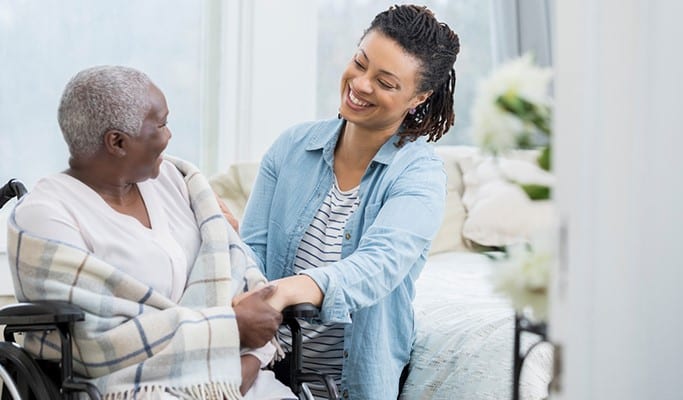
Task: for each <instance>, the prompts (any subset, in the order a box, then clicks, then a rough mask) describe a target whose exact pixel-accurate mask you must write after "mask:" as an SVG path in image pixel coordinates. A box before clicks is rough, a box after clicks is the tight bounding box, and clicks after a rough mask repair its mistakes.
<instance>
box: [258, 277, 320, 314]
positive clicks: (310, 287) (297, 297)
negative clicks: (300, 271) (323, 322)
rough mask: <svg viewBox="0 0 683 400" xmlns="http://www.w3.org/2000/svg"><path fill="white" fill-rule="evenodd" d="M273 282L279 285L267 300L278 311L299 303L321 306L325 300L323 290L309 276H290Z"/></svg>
mask: <svg viewBox="0 0 683 400" xmlns="http://www.w3.org/2000/svg"><path fill="white" fill-rule="evenodd" d="M271 283H272V284H275V285H277V290H276V291H275V293H274V294H273V295H272V296H271V297H270V298H269V299H268V300H267V301H268V303H269V304H270V306H271V307H273V308H274V309H276V310H278V311H282V310H283V309H284V308H285V307H287V306H291V305H293V304H299V303H312V304H313V305H315V306H318V307H320V305H321V304H322V302H323V297H324V294H323V292H322V290H320V287H318V285H317V284H316V283H315V281H314V280H313V279H311V277H309V276H306V275H294V276H288V277H286V278H282V279H278V280H275V281H272V282H271Z"/></svg>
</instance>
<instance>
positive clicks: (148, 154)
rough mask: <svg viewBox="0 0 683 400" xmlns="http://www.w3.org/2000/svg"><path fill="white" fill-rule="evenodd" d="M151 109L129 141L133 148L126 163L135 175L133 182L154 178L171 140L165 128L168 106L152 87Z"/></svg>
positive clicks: (150, 90) (149, 92) (162, 95)
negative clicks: (138, 130)
mask: <svg viewBox="0 0 683 400" xmlns="http://www.w3.org/2000/svg"><path fill="white" fill-rule="evenodd" d="M148 95H149V100H150V103H151V105H152V107H151V108H150V110H149V113H147V116H146V117H145V120H144V121H143V122H142V127H141V128H140V132H139V133H138V135H137V136H132V137H131V138H130V139H131V140H132V142H133V146H131V147H130V150H129V153H128V157H129V158H128V161H129V163H130V165H131V170H132V171H133V173H134V175H135V181H138V182H139V181H143V180H146V179H149V178H156V177H157V176H158V175H159V167H160V166H161V162H162V161H163V157H162V154H163V152H164V150H165V149H166V146H167V145H168V141H169V140H170V139H171V131H170V130H169V129H168V126H167V122H168V121H167V118H168V106H167V105H166V98H165V97H164V94H163V93H162V92H161V90H159V88H157V87H156V86H154V85H152V86H150V88H149V91H148Z"/></svg>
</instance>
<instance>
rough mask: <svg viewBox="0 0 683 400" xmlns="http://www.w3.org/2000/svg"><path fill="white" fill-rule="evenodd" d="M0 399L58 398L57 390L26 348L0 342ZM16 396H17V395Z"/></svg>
mask: <svg viewBox="0 0 683 400" xmlns="http://www.w3.org/2000/svg"><path fill="white" fill-rule="evenodd" d="M0 366H1V367H2V370H0V377H1V378H2V383H3V385H2V386H3V387H2V400H10V399H11V400H58V399H59V398H60V395H59V390H58V389H57V387H56V386H55V385H54V383H52V381H51V380H50V379H49V378H48V377H47V376H46V375H45V373H43V371H42V370H41V369H40V367H38V365H37V364H36V362H35V360H34V359H33V358H32V357H31V356H30V355H29V354H28V353H27V352H26V350H24V349H22V348H21V347H19V346H17V345H16V344H14V343H9V342H0ZM17 396H18V397H17Z"/></svg>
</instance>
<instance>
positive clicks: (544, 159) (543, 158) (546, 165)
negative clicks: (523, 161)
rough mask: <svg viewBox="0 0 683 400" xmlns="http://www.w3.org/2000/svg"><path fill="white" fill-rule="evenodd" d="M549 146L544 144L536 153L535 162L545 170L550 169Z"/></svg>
mask: <svg viewBox="0 0 683 400" xmlns="http://www.w3.org/2000/svg"><path fill="white" fill-rule="evenodd" d="M550 161H551V159H550V146H549V145H548V146H546V147H545V148H543V151H541V154H539V155H538V158H537V159H536V162H538V166H539V167H541V168H543V169H544V170H546V171H550Z"/></svg>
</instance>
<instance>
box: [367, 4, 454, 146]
mask: <svg viewBox="0 0 683 400" xmlns="http://www.w3.org/2000/svg"><path fill="white" fill-rule="evenodd" d="M371 31H376V32H380V33H382V34H383V35H385V36H387V37H388V38H390V39H392V40H394V41H396V42H397V43H398V44H399V45H400V46H401V47H402V48H403V50H404V51H406V52H407V53H408V54H410V55H412V56H413V57H415V58H417V60H418V61H419V62H420V71H419V72H418V73H419V77H418V85H417V92H418V93H420V92H426V91H429V90H431V91H432V95H431V96H429V98H428V99H427V100H426V101H425V102H423V103H422V104H420V105H419V106H418V107H417V108H416V109H415V112H414V113H412V112H411V113H408V114H407V115H406V117H405V119H404V120H403V123H402V125H401V128H402V129H400V131H399V133H398V134H399V136H400V139H399V142H398V146H402V145H403V143H404V142H405V140H408V141H411V142H412V141H415V139H417V138H418V137H420V136H427V141H429V142H436V141H437V140H439V139H440V138H441V137H442V136H443V135H444V134H445V133H446V132H447V131H448V129H450V127H451V126H453V123H454V121H455V116H454V112H453V95H454V90H455V69H453V64H454V63H455V60H456V58H457V56H458V52H459V51H460V39H459V38H458V35H457V34H456V33H455V32H453V31H452V30H451V29H450V28H449V27H448V25H446V24H445V23H443V22H439V21H437V19H436V17H435V16H434V13H433V12H432V11H430V10H429V9H427V7H425V6H416V5H395V6H392V7H390V8H389V9H388V10H386V11H384V12H381V13H379V14H378V15H377V16H376V17H375V19H373V21H372V23H371V24H370V27H369V28H368V29H367V30H366V31H365V32H364V33H363V38H364V37H365V36H366V35H367V34H368V33H370V32H371ZM361 40H362V38H361Z"/></svg>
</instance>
